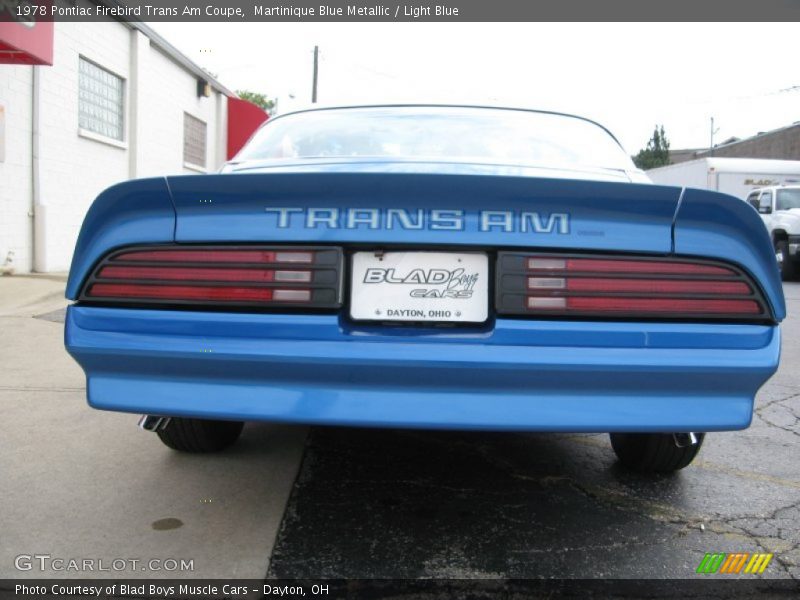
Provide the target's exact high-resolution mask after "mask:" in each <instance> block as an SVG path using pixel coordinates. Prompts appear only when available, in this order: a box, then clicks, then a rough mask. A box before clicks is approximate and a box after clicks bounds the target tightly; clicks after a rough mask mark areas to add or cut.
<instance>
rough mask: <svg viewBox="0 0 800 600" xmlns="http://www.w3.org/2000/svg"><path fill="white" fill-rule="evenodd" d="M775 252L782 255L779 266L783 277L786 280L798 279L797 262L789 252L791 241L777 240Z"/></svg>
mask: <svg viewBox="0 0 800 600" xmlns="http://www.w3.org/2000/svg"><path fill="white" fill-rule="evenodd" d="M775 254H776V256H777V255H780V260H779V262H778V267H779V268H780V270H781V279H783V280H784V281H792V280H794V279H797V270H798V269H797V264H796V263H795V261H794V259H793V258H792V255H791V254H789V242H788V241H787V240H778V241H777V242H775Z"/></svg>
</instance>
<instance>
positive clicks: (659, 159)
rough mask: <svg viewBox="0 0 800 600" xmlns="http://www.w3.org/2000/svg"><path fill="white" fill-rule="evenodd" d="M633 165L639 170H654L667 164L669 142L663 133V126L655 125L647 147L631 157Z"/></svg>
mask: <svg viewBox="0 0 800 600" xmlns="http://www.w3.org/2000/svg"><path fill="white" fill-rule="evenodd" d="M633 162H634V164H635V165H636V166H637V167H639V168H640V169H645V170H647V169H655V168H656V167H663V166H664V165H668V164H669V162H670V161H669V140H668V139H667V136H666V134H665V133H664V126H663V125H660V126H659V125H656V127H655V129H654V130H653V136H652V137H651V138H650V141H648V142H647V146H646V147H645V148H643V149H642V150H639V153H638V154H637V155H636V156H634V157H633Z"/></svg>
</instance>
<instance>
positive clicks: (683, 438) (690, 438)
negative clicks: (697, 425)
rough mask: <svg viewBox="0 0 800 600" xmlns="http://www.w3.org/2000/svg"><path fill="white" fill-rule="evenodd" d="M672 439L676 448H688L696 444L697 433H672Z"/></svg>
mask: <svg viewBox="0 0 800 600" xmlns="http://www.w3.org/2000/svg"><path fill="white" fill-rule="evenodd" d="M672 440H673V441H674V442H675V445H676V446H677V447H678V448H688V447H689V446H696V445H697V435H696V434H695V433H693V432H691V431H689V432H687V433H673V434H672Z"/></svg>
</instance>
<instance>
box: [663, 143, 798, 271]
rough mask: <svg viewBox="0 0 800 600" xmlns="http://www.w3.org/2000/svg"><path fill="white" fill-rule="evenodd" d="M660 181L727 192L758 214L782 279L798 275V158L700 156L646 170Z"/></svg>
mask: <svg viewBox="0 0 800 600" xmlns="http://www.w3.org/2000/svg"><path fill="white" fill-rule="evenodd" d="M647 175H648V177H650V179H651V180H652V181H653V182H654V183H658V184H662V185H678V186H682V187H694V188H701V189H706V190H713V191H716V192H722V193H723V194H730V195H731V196H735V197H737V198H740V199H741V200H746V201H747V202H749V203H750V204H751V205H752V206H753V208H755V209H756V210H757V211H758V212H759V214H760V215H761V219H762V221H764V224H765V225H766V227H767V230H769V232H770V236H771V237H772V243H773V245H774V247H775V257H776V258H777V261H778V265H779V267H780V269H781V275H782V276H783V278H784V279H794V278H795V277H797V276H798V275H800V160H766V159H758V158H716V157H710V158H699V159H697V160H690V161H687V162H682V163H678V164H675V165H668V166H666V167H659V168H658V169H651V170H649V171H647Z"/></svg>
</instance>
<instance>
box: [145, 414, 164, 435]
mask: <svg viewBox="0 0 800 600" xmlns="http://www.w3.org/2000/svg"><path fill="white" fill-rule="evenodd" d="M170 419H171V417H159V416H157V415H142V416H141V418H140V419H139V429H143V430H144V431H153V432H156V431H163V430H164V429H166V427H167V425H169V422H170Z"/></svg>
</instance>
